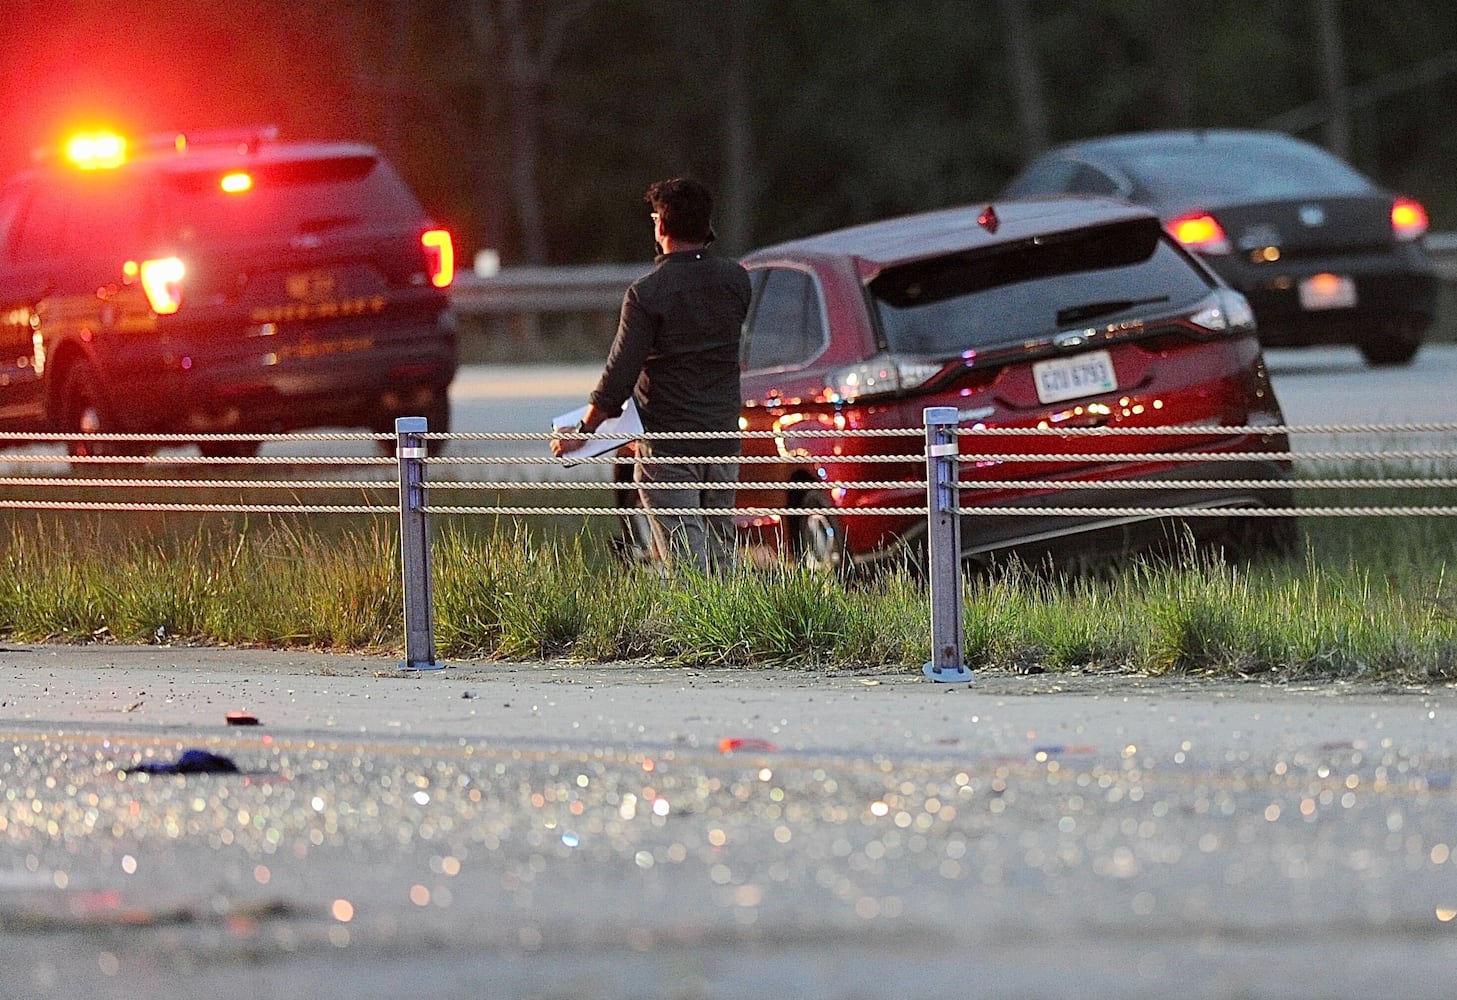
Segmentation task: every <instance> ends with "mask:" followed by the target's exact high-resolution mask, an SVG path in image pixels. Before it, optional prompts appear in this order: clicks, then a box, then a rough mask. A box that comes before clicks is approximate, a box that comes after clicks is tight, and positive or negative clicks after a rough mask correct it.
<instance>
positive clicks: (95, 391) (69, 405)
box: [61, 361, 143, 457]
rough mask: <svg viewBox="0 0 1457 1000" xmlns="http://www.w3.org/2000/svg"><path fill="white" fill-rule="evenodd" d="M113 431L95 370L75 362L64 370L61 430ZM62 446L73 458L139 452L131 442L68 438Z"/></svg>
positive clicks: (80, 432) (74, 431)
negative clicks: (64, 446) (64, 445)
mask: <svg viewBox="0 0 1457 1000" xmlns="http://www.w3.org/2000/svg"><path fill="white" fill-rule="evenodd" d="M116 430H117V426H116V420H115V419H114V418H113V416H112V412H111V405H110V404H109V403H108V402H107V400H106V396H105V393H103V392H102V389H101V384H100V381H99V380H98V379H97V377H96V373H95V371H93V370H92V368H91V366H90V365H89V364H87V363H86V362H84V361H78V362H77V363H76V364H75V365H73V366H72V367H71V370H70V371H68V372H67V373H66V380H65V382H64V383H63V384H62V386H61V431H62V432H63V433H66V434H107V433H114V432H115V431H116ZM66 449H67V451H69V452H70V454H71V455H73V456H76V457H87V456H100V455H123V454H126V453H127V452H128V451H132V452H133V453H137V452H140V451H142V450H143V449H142V447H141V444H140V443H139V442H138V443H135V444H134V443H132V442H110V441H108V442H100V441H76V440H72V441H68V442H66Z"/></svg>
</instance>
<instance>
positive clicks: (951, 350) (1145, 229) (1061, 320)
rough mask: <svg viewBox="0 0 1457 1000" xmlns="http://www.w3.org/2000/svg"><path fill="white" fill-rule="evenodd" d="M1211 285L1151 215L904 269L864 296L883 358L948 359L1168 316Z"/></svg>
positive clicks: (894, 271)
mask: <svg viewBox="0 0 1457 1000" xmlns="http://www.w3.org/2000/svg"><path fill="white" fill-rule="evenodd" d="M1212 287H1213V285H1212V284H1211V283H1210V280H1209V279H1208V278H1207V277H1206V276H1205V275H1204V274H1203V272H1201V271H1200V270H1198V269H1197V268H1196V267H1195V266H1194V265H1192V264H1191V263H1190V262H1189V260H1188V258H1187V257H1185V256H1184V255H1183V254H1182V253H1181V252H1179V251H1178V250H1177V249H1175V248H1174V247H1173V246H1172V245H1171V244H1170V242H1169V240H1168V238H1167V237H1166V236H1165V234H1164V232H1163V230H1162V228H1161V227H1160V226H1159V223H1158V220H1156V219H1152V218H1150V219H1138V220H1134V221H1132V222H1119V223H1115V224H1112V225H1107V226H1098V227H1094V228H1090V229H1082V230H1076V231H1073V232H1068V233H1054V234H1049V235H1046V236H1038V237H1036V238H1034V239H1030V240H1025V241H1022V242H1017V243H1008V244H1004V245H1000V246H995V247H992V248H989V249H986V250H976V251H968V252H966V253H959V254H952V255H950V256H946V257H937V258H935V259H932V260H923V261H916V262H914V263H910V264H903V265H900V266H898V267H892V268H889V269H887V270H886V271H884V272H882V273H881V274H880V275H878V276H877V277H876V278H875V280H874V281H872V282H871V284H870V292H871V295H872V297H873V299H874V302H875V309H876V313H877V316H878V318H879V321H880V324H881V329H882V332H883V335H884V337H885V341H886V346H887V347H888V348H889V349H890V350H891V351H895V352H898V353H905V354H915V355H931V356H937V357H950V356H954V355H957V354H960V353H962V352H963V351H967V350H974V349H978V348H986V347H991V346H995V345H1001V344H1008V343H1016V342H1018V341H1023V340H1027V339H1031V338H1034V337H1046V336H1048V335H1049V334H1052V333H1055V332H1057V331H1058V330H1060V329H1064V328H1065V325H1066V326H1070V325H1077V324H1079V323H1081V322H1082V319H1081V318H1080V319H1072V318H1070V317H1086V320H1087V321H1088V322H1092V321H1094V319H1095V318H1096V321H1099V322H1107V321H1112V320H1116V319H1117V318H1118V313H1120V312H1126V311H1127V310H1130V309H1134V308H1137V309H1139V310H1140V312H1141V313H1145V314H1146V313H1147V312H1148V311H1149V309H1148V307H1149V305H1150V304H1151V303H1164V302H1167V303H1168V307H1169V311H1171V312H1172V311H1174V310H1176V309H1178V308H1180V307H1183V306H1187V305H1190V304H1192V303H1194V302H1197V301H1199V300H1200V299H1202V298H1203V297H1204V296H1206V295H1208V294H1209V290H1210V288H1212ZM1120 304H1122V308H1119V306H1120Z"/></svg>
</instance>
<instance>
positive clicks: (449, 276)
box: [420, 229, 455, 288]
mask: <svg viewBox="0 0 1457 1000" xmlns="http://www.w3.org/2000/svg"><path fill="white" fill-rule="evenodd" d="M420 245H421V246H422V247H424V249H425V262H426V265H427V266H428V268H429V270H430V284H432V285H434V286H435V287H436V288H449V287H450V283H451V282H452V281H454V280H455V246H454V244H453V243H452V242H451V239H450V233H449V232H447V231H446V230H444V229H431V230H427V231H426V232H425V234H424V235H422V236H421V237H420Z"/></svg>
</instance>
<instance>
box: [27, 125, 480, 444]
mask: <svg viewBox="0 0 1457 1000" xmlns="http://www.w3.org/2000/svg"><path fill="white" fill-rule="evenodd" d="M66 154H67V155H57V156H46V157H41V158H40V160H39V162H38V163H37V165H36V166H35V167H34V168H33V169H32V170H30V171H28V172H26V173H24V174H21V175H20V176H18V177H15V178H12V179H11V180H9V181H7V182H6V183H5V185H4V187H3V189H0V430H10V431H40V430H58V431H62V432H76V433H97V432H115V431H120V432H135V433H148V432H173V433H266V432H275V431H292V430H299V429H304V428H309V427H318V426H326V425H327V426H346V427H347V426H363V427H368V428H371V429H374V430H377V431H389V430H393V424H394V418H395V417H397V416H404V415H423V416H426V417H427V418H428V419H429V421H430V429H431V430H432V431H435V430H448V429H449V408H448V402H447V398H446V391H447V388H448V387H449V385H450V382H451V380H452V379H453V378H454V376H455V370H456V343H455V332H454V329H453V327H452V325H451V323H450V320H449V314H448V312H447V307H448V305H449V302H448V298H447V295H448V292H447V288H448V286H449V285H450V284H451V279H452V275H453V269H454V263H453V250H452V242H451V238H450V234H449V232H447V231H446V230H444V229H441V228H439V227H438V226H436V225H435V224H434V223H433V222H431V221H430V220H429V218H427V216H426V214H425V212H424V210H423V209H422V208H421V207H420V204H419V202H418V201H416V199H415V197H414V195H413V194H412V193H411V192H410V190H409V188H408V187H406V185H405V183H404V181H403V180H402V179H401V178H400V176H399V175H398V174H397V173H396V172H395V171H394V169H393V168H392V167H391V166H390V165H389V164H388V163H387V162H386V161H385V160H384V159H383V158H382V157H381V156H380V154H379V153H378V152H377V151H376V150H374V149H372V148H370V147H369V146H364V145H359V144H355V143H341V142H332V143H304V142H280V141H278V139H277V136H276V134H275V133H274V132H273V131H272V130H271V129H263V130H242V131H226V132H211V133H204V134H200V135H199V134H189V135H180V134H179V135H168V136H163V137H158V138H156V139H153V140H150V141H148V142H145V143H142V144H140V145H139V146H129V145H128V144H127V143H126V142H125V141H124V140H123V139H122V138H120V137H118V136H115V135H109V134H103V133H96V134H88V135H84V136H78V137H76V138H75V139H74V140H72V142H71V143H70V144H69V145H68V147H67V149H66ZM96 447H97V446H96V444H95V443H76V444H74V445H73V451H74V452H77V453H85V452H87V451H92V450H95V449H96ZM114 447H116V448H117V449H118V450H119V449H122V448H125V449H127V450H136V446H135V445H132V444H129V443H128V444H123V445H117V446H114ZM256 449H257V444H256V443H255V442H248V441H217V442H210V443H207V444H205V445H204V446H203V450H204V452H205V453H213V454H233V455H236V454H246V453H250V452H252V451H255V450H256Z"/></svg>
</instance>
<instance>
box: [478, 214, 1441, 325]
mask: <svg viewBox="0 0 1457 1000" xmlns="http://www.w3.org/2000/svg"><path fill="white" fill-rule="evenodd" d="M1424 245H1425V246H1426V248H1427V253H1428V254H1430V255H1431V258H1432V263H1433V264H1434V265H1435V266H1436V269H1437V273H1438V275H1440V276H1441V278H1442V280H1443V281H1447V282H1451V283H1457V233H1428V234H1427V235H1426V237H1425V240H1424ZM652 266H653V265H652V263H651V262H644V263H640V264H587V265H580V266H561V267H507V268H502V269H501V270H500V271H499V272H497V273H496V274H493V275H490V276H481V275H477V274H474V273H465V274H461V275H458V276H457V277H456V280H455V283H454V284H453V285H452V286H451V307H452V308H453V309H454V310H455V312H456V313H457V314H458V315H464V316H485V315H510V314H515V313H556V312H606V313H616V312H617V310H618V308H619V307H621V305H622V293H623V292H624V291H626V290H627V286H628V285H630V284H632V282H633V281H635V280H637V279H638V278H640V277H642V276H643V275H644V274H646V273H647V272H648V271H650V270H651V269H652Z"/></svg>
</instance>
